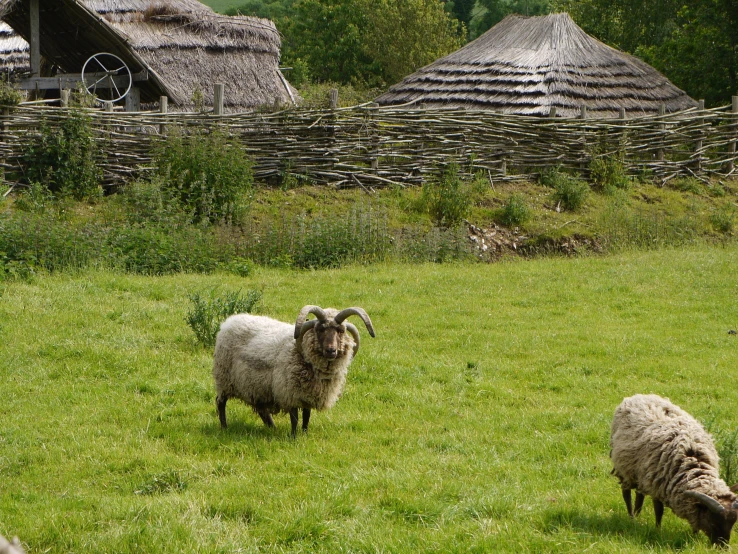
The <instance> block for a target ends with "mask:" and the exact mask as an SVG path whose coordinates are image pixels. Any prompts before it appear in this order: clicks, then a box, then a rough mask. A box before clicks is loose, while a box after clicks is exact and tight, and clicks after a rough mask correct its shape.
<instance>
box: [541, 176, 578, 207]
mask: <svg viewBox="0 0 738 554" xmlns="http://www.w3.org/2000/svg"><path fill="white" fill-rule="evenodd" d="M540 183H541V184H542V185H544V186H547V187H550V188H552V189H554V192H553V196H552V200H553V201H554V202H555V203H556V204H557V205H559V204H560V205H561V206H563V208H564V209H565V210H567V211H572V212H573V211H577V210H578V209H579V208H581V207H582V206H583V205H584V202H585V201H586V200H587V196H588V195H589V185H587V183H585V182H584V181H582V180H581V179H578V178H576V177H572V176H571V175H568V174H566V173H564V172H563V171H561V170H560V169H558V168H550V169H547V170H545V171H543V172H542V173H541V177H540Z"/></svg>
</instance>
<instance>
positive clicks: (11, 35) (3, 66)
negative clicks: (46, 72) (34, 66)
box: [0, 21, 30, 74]
mask: <svg viewBox="0 0 738 554" xmlns="http://www.w3.org/2000/svg"><path fill="white" fill-rule="evenodd" d="M29 69H30V67H29V58H28V43H27V42H26V41H25V40H23V39H22V38H21V37H19V36H18V35H16V34H15V31H13V29H12V28H11V27H10V26H9V25H8V24H7V23H3V22H2V21H0V72H2V73H11V74H12V73H23V72H27V71H28V70H29Z"/></svg>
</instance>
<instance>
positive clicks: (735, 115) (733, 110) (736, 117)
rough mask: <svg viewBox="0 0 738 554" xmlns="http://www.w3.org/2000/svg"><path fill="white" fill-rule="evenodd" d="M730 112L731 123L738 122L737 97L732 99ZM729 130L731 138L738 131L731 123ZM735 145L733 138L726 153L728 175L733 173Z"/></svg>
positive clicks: (735, 125) (737, 126)
mask: <svg viewBox="0 0 738 554" xmlns="http://www.w3.org/2000/svg"><path fill="white" fill-rule="evenodd" d="M730 112H731V114H732V115H733V118H734V119H733V121H738V96H734V97H733V103H732V105H731V109H730ZM730 129H731V131H732V135H733V137H735V135H736V131H738V125H737V124H736V123H733V124H732V125H731V126H730ZM735 145H736V139H735V138H733V140H731V141H730V145H729V146H728V153H729V154H730V160H729V161H728V173H733V170H734V169H735Z"/></svg>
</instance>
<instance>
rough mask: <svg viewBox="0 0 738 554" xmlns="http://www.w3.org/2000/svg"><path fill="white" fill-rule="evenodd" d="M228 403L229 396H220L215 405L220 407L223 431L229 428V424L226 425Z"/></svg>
mask: <svg viewBox="0 0 738 554" xmlns="http://www.w3.org/2000/svg"><path fill="white" fill-rule="evenodd" d="M226 402H228V397H227V396H218V397H216V399H215V403H216V405H217V406H218V417H219V418H220V427H221V429H226V428H227V427H228V423H226V412H225V407H226Z"/></svg>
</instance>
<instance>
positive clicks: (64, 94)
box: [59, 89, 70, 108]
mask: <svg viewBox="0 0 738 554" xmlns="http://www.w3.org/2000/svg"><path fill="white" fill-rule="evenodd" d="M69 93H70V91H69V89H64V90H62V91H60V93H59V99H60V103H61V107H62V108H68V107H69Z"/></svg>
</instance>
